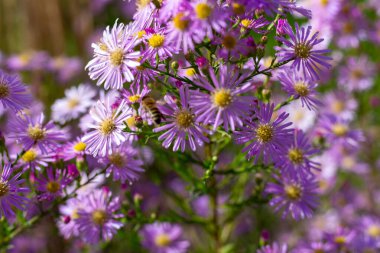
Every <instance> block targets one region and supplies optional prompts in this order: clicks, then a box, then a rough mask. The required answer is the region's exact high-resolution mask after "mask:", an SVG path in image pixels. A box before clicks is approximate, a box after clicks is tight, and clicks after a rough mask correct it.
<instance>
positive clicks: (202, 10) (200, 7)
mask: <svg viewBox="0 0 380 253" xmlns="http://www.w3.org/2000/svg"><path fill="white" fill-rule="evenodd" d="M211 11H212V8H211V6H210V5H208V4H206V3H199V4H197V6H195V13H196V14H197V17H198V18H199V19H207V18H208V17H209V16H210V14H211Z"/></svg>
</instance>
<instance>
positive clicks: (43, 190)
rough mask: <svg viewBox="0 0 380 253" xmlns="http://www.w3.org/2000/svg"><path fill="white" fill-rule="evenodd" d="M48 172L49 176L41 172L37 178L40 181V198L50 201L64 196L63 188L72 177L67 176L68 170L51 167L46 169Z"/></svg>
mask: <svg viewBox="0 0 380 253" xmlns="http://www.w3.org/2000/svg"><path fill="white" fill-rule="evenodd" d="M46 174H47V177H45V176H44V175H43V174H41V175H40V176H39V177H37V179H36V181H37V183H38V187H37V190H38V191H39V192H40V194H39V195H38V199H39V200H40V201H43V200H47V201H50V200H53V199H55V198H57V197H60V196H62V194H63V189H64V188H65V186H66V185H67V184H68V183H70V179H69V178H68V177H67V174H66V171H61V170H58V169H53V168H51V167H49V168H48V169H47V170H46Z"/></svg>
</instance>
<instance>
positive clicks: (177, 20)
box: [173, 12, 189, 31]
mask: <svg viewBox="0 0 380 253" xmlns="http://www.w3.org/2000/svg"><path fill="white" fill-rule="evenodd" d="M173 24H174V27H175V28H177V29H178V30H181V31H184V30H186V29H187V28H188V27H189V20H188V19H184V14H183V13H182V12H179V13H178V14H177V15H176V16H175V17H174V18H173Z"/></svg>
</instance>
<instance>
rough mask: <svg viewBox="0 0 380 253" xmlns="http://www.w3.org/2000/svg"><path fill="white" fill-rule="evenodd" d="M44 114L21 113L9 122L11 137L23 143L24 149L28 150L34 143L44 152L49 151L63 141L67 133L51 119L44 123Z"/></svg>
mask: <svg viewBox="0 0 380 253" xmlns="http://www.w3.org/2000/svg"><path fill="white" fill-rule="evenodd" d="M44 119H45V116H44V114H43V113H41V114H40V115H39V116H36V117H30V116H28V115H26V114H22V115H20V116H19V117H15V120H14V121H12V122H11V124H10V126H11V127H10V131H11V135H10V137H11V138H14V139H16V140H17V142H18V143H20V144H22V145H23V148H24V149H25V150H29V149H30V148H32V147H33V146H34V145H36V146H37V147H38V148H39V149H40V150H41V151H42V153H44V154H47V153H49V152H50V151H51V150H54V149H55V148H57V147H58V146H59V143H58V142H60V141H65V140H66V139H67V138H66V137H67V136H66V135H67V134H66V132H65V131H63V130H60V129H58V128H57V127H56V126H55V125H54V123H53V122H52V121H49V122H48V123H46V124H44Z"/></svg>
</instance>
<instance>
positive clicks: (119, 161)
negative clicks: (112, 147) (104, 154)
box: [108, 153, 125, 168]
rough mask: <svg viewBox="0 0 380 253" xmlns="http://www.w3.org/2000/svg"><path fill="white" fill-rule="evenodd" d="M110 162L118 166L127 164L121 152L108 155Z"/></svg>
mask: <svg viewBox="0 0 380 253" xmlns="http://www.w3.org/2000/svg"><path fill="white" fill-rule="evenodd" d="M108 159H109V160H110V162H111V163H112V164H113V165H115V166H116V167H118V168H123V167H124V165H125V160H124V158H123V156H122V155H121V154H119V153H114V154H111V155H109V156H108Z"/></svg>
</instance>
